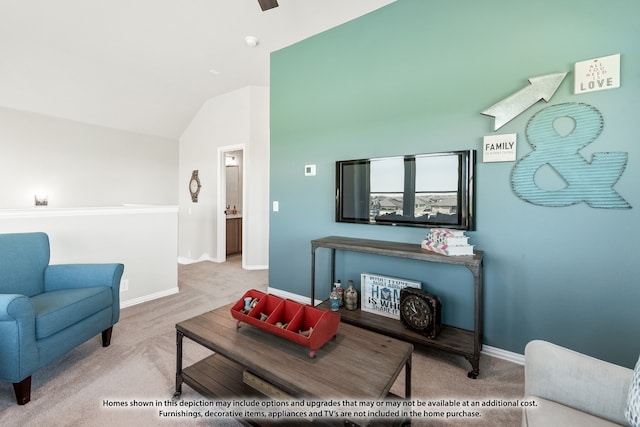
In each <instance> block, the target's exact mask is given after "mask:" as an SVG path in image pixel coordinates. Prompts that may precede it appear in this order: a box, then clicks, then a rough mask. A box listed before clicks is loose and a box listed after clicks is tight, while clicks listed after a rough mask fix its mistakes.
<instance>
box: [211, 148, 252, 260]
mask: <svg viewBox="0 0 640 427" xmlns="http://www.w3.org/2000/svg"><path fill="white" fill-rule="evenodd" d="M244 159H245V147H244V145H243V144H241V145H230V146H225V147H219V149H218V166H219V168H218V170H219V174H218V176H219V179H218V204H217V209H218V212H217V215H216V217H217V218H218V219H217V224H216V225H217V227H216V229H217V252H218V256H217V258H218V260H219V261H220V262H225V261H226V260H227V257H231V256H232V257H234V258H236V257H243V254H244V240H245V239H244V237H243V232H242V230H243V228H244V227H243V223H244V213H245V212H244V207H245V191H244V182H245V168H244V163H245V162H244ZM243 261H244V260H243ZM242 264H244V262H243V263H242Z"/></svg>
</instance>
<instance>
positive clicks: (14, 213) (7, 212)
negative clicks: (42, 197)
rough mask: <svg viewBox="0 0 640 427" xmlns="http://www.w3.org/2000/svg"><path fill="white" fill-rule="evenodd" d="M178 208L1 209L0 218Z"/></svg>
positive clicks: (153, 211)
mask: <svg viewBox="0 0 640 427" xmlns="http://www.w3.org/2000/svg"><path fill="white" fill-rule="evenodd" d="M177 212H178V206H153V205H122V206H105V207H96V208H49V207H40V208H32V209H0V218H42V217H60V216H96V215H134V214H148V213H177Z"/></svg>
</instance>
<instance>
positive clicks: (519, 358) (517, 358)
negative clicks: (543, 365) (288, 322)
mask: <svg viewBox="0 0 640 427" xmlns="http://www.w3.org/2000/svg"><path fill="white" fill-rule="evenodd" d="M267 292H268V293H270V294H273V295H275V296H278V297H281V298H289V299H292V300H294V301H297V302H299V303H302V304H309V303H310V302H311V298H309V297H303V296H302V295H298V294H294V293H292V292H287V291H283V290H281V289H276V288H272V287H269V288H268V289H267ZM320 302H322V301H317V302H316V304H319V303H320ZM481 353H482V354H484V355H486V356H491V357H497V358H498V359H503V360H507V361H509V362H513V363H517V364H518V365H524V355H522V354H519V353H514V352H512V351H508V350H503V349H501V348H498V347H492V346H489V345H485V344H483V345H482V351H481Z"/></svg>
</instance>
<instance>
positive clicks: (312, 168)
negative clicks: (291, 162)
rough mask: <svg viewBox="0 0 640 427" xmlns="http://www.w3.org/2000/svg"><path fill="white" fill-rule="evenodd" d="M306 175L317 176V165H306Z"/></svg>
mask: <svg viewBox="0 0 640 427" xmlns="http://www.w3.org/2000/svg"><path fill="white" fill-rule="evenodd" d="M304 176H316V165H304Z"/></svg>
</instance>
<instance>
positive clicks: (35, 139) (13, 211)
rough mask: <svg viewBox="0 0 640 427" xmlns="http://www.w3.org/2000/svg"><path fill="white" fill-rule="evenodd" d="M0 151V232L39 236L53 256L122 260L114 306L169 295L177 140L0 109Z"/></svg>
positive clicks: (173, 283) (173, 285) (173, 288)
mask: <svg viewBox="0 0 640 427" xmlns="http://www.w3.org/2000/svg"><path fill="white" fill-rule="evenodd" d="M0 156H1V158H2V167H0V182H2V187H1V189H0V232H1V233H11V232H22V231H44V232H46V233H48V234H49V238H50V241H51V250H52V252H51V255H52V262H54V263H60V262H71V263H73V262H122V263H123V264H125V270H124V276H123V279H124V280H128V281H129V290H128V291H126V292H124V293H122V294H121V301H122V303H123V305H124V306H126V305H129V304H135V303H137V302H143V301H145V300H147V299H153V298H155V297H159V296H163V295H166V294H168V293H173V292H177V290H178V288H177V286H178V279H177V248H178V218H177V216H178V208H177V203H178V141H176V140H170V139H166V138H161V137H155V136H150V135H142V134H138V133H134V132H127V131H121V130H116V129H110V128H105V127H101V126H95V125H90V124H86V123H79V122H74V121H71V120H65V119H59V118H55V117H48V116H43V115H39V114H34V113H28V112H23V111H18V110H13V109H8V108H0ZM36 193H45V194H47V195H48V196H49V206H48V207H46V208H35V207H34V195H35V194H36ZM124 204H133V205H136V207H123V206H122V205H124ZM145 204H146V205H156V207H143V206H140V205H145Z"/></svg>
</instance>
